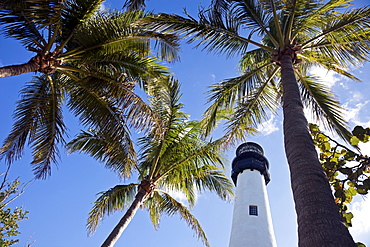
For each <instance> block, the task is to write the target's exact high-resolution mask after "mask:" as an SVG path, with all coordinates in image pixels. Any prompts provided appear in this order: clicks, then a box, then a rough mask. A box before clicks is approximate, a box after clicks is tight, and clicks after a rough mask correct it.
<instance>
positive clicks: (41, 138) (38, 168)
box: [1, 76, 66, 179]
mask: <svg viewBox="0 0 370 247" xmlns="http://www.w3.org/2000/svg"><path fill="white" fill-rule="evenodd" d="M59 79H61V78H57V76H54V77H53V78H52V77H47V76H41V77H35V79H34V80H33V81H32V82H31V83H30V84H29V85H27V86H26V87H25V88H24V89H23V90H22V92H21V97H22V99H21V100H20V101H19V102H18V105H17V108H16V110H15V115H14V118H15V123H14V125H13V129H12V131H11V132H10V134H9V135H8V137H7V138H6V139H5V141H4V144H3V147H2V148H1V156H2V157H5V158H6V160H7V161H8V162H10V163H11V162H13V161H14V160H16V159H18V158H20V156H21V155H22V151H23V148H24V145H25V144H26V141H27V139H28V140H29V142H30V144H31V148H32V150H33V151H32V155H33V161H32V165H33V166H34V169H33V171H34V173H35V176H36V178H43V179H45V178H46V177H47V176H48V175H50V173H51V163H56V162H57V158H58V154H59V151H58V145H59V144H64V137H63V136H64V135H65V131H66V126H65V125H64V123H63V117H62V108H61V104H62V103H63V98H64V93H63V90H62V89H61V88H60V85H59V84H58V83H57V81H58V80H59Z"/></svg>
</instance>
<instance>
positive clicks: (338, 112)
mask: <svg viewBox="0 0 370 247" xmlns="http://www.w3.org/2000/svg"><path fill="white" fill-rule="evenodd" d="M299 81H300V83H301V95H302V101H303V103H304V104H305V106H306V107H308V109H311V111H312V114H313V116H314V117H315V119H316V120H317V121H320V122H321V123H323V124H324V126H325V128H327V129H330V130H334V131H335V132H336V133H337V134H338V135H339V136H340V137H341V138H343V139H344V140H347V141H348V142H349V139H350V138H351V137H352V135H351V133H350V131H348V126H347V124H346V121H345V120H344V119H343V117H342V116H343V108H342V107H341V106H340V104H339V102H338V100H337V99H336V97H335V95H333V93H331V91H330V89H329V88H327V87H326V86H325V85H323V84H322V83H320V79H319V78H317V77H315V76H314V75H312V76H303V75H301V74H299Z"/></svg>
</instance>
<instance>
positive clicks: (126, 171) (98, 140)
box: [67, 130, 137, 178]
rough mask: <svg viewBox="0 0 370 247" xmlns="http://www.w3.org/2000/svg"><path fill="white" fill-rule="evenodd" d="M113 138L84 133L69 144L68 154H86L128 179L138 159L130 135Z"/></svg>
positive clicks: (103, 133)
mask: <svg viewBox="0 0 370 247" xmlns="http://www.w3.org/2000/svg"><path fill="white" fill-rule="evenodd" d="M125 131H127V133H126V136H125V137H124V138H122V137H121V136H120V137H111V136H110V135H108V134H107V133H105V132H95V131H93V130H90V131H88V132H87V131H82V132H81V133H79V134H78V135H77V136H76V137H75V138H74V139H73V140H72V141H70V142H69V143H68V144H67V149H68V152H70V153H73V152H81V153H86V154H88V155H90V156H91V157H93V158H94V159H96V160H98V161H100V162H102V163H104V164H105V166H106V167H107V168H109V169H111V170H113V171H115V172H117V174H119V175H120V176H122V177H123V178H128V177H130V175H131V172H132V169H133V168H134V167H135V166H136V162H137V158H136V152H135V149H134V147H133V143H132V141H131V138H130V135H129V133H128V130H125Z"/></svg>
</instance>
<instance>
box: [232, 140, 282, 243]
mask: <svg viewBox="0 0 370 247" xmlns="http://www.w3.org/2000/svg"><path fill="white" fill-rule="evenodd" d="M268 168H269V164H268V161H267V159H266V157H265V156H264V155H263V149H262V147H261V146H260V145H258V144H256V143H254V142H247V143H243V144H241V145H240V146H239V147H238V148H237V150H236V157H235V158H234V160H233V162H232V175H231V178H232V179H233V181H234V184H235V186H236V198H235V202H234V212H233V221H232V227H231V236H230V243H229V247H276V246H277V245H276V240H275V235H274V229H273V227H272V220H271V213H270V206H269V202H268V197H267V191H266V185H267V184H268V183H269V182H270V174H269V172H268Z"/></svg>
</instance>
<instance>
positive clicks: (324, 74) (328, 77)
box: [310, 66, 339, 88]
mask: <svg viewBox="0 0 370 247" xmlns="http://www.w3.org/2000/svg"><path fill="white" fill-rule="evenodd" d="M310 73H311V74H313V75H315V76H319V77H320V78H321V80H322V81H323V82H324V83H325V85H326V86H328V87H330V88H331V87H332V86H334V85H335V83H336V82H337V81H339V77H338V75H336V73H334V72H333V71H330V70H327V69H324V68H321V67H318V66H316V67H313V68H311V69H310Z"/></svg>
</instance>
